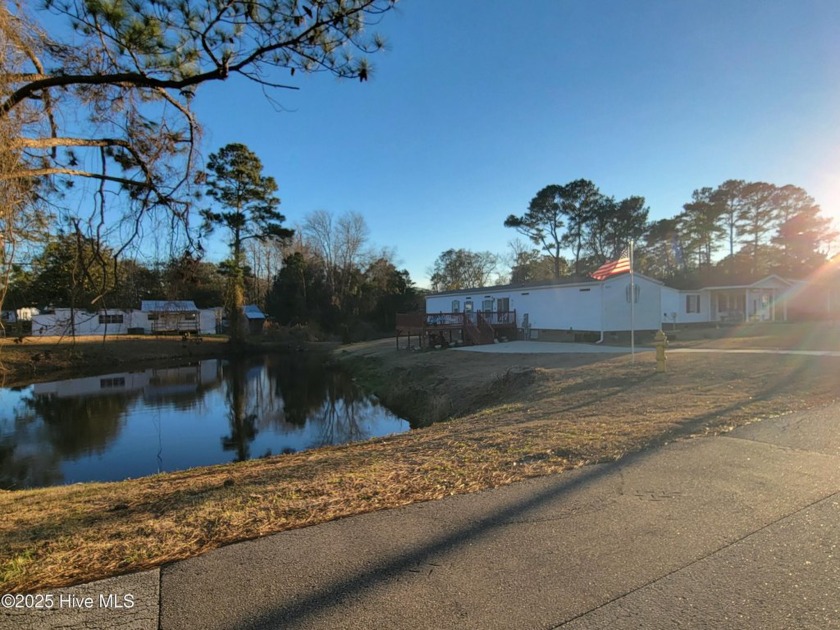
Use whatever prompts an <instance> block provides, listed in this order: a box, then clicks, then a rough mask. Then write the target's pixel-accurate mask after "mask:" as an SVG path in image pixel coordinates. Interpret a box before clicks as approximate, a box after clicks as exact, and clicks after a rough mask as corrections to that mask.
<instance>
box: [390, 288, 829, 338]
mask: <svg viewBox="0 0 840 630" xmlns="http://www.w3.org/2000/svg"><path fill="white" fill-rule="evenodd" d="M632 284H633V289H632V291H631V279H630V274H629V273H625V274H621V275H616V276H612V277H610V278H607V279H606V280H603V281H598V280H594V279H593V280H579V281H563V280H558V281H546V282H541V283H534V284H529V285H505V286H496V287H482V288H477V289H463V290H458V291H445V292H441V293H436V294H432V295H428V296H426V314H425V317H426V319H425V323H423V324H422V325H421V324H420V323H417V324H416V325H415V326H414V327H413V329H412V330H413V332H415V333H420V332H421V331H420V330H419V329H420V328H422V329H423V332H424V333H425V332H428V331H429V330H430V329H435V327H440V326H442V325H444V324H446V323H452V322H450V320H452V321H454V320H455V319H458V318H460V319H458V322H464V323H466V322H465V319H466V318H468V317H469V318H471V319H473V320H474V319H475V317H476V316H475V315H472V314H474V313H479V314H480V315H481V320H483V321H481V322H480V323H483V324H485V325H489V326H492V325H494V323H501V322H505V323H510V322H514V326H515V327H516V328H517V329H518V331H519V332H518V334H519V335H520V336H522V337H524V338H526V339H537V338H539V339H569V338H570V336H572V335H578V334H579V333H596V334H599V335H600V338H603V336H604V334H605V333H610V332H620V331H628V330H630V329H631V327H632V328H633V329H634V330H639V331H644V330H658V329H659V328H662V327H663V325H667V324H672V325H676V324H704V323H737V322H770V321H787V320H788V319H792V318H794V317H795V318H830V317H838V316H840V286H836V285H831V284H820V283H816V282H813V281H810V282H809V281H799V280H786V279H785V278H781V277H780V276H776V275H770V276H767V277H766V278H762V279H761V280H758V281H757V282H754V283H752V284H743V285H722V286H712V287H703V288H700V289H692V290H679V289H674V288H672V287H668V286H665V285H664V284H663V283H662V282H660V281H658V280H654V279H653V278H648V277H647V276H644V275H642V274H638V273H636V274H633V282H632ZM631 299H632V300H633V302H632V304H633V308H632V311H631ZM458 322H455V323H456V324H458ZM458 326H460V324H458ZM458 326H456V327H458ZM398 328H399V327H398ZM496 336H498V335H496ZM485 338H486V339H491V340H492V335H489V334H488V335H487V336H485Z"/></svg>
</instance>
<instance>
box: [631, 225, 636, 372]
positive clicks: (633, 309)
mask: <svg viewBox="0 0 840 630" xmlns="http://www.w3.org/2000/svg"><path fill="white" fill-rule="evenodd" d="M630 356H631V359H632V362H633V363H635V362H636V283H635V280H634V279H633V241H632V240H631V241H630Z"/></svg>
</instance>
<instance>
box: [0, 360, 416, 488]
mask: <svg viewBox="0 0 840 630" xmlns="http://www.w3.org/2000/svg"><path fill="white" fill-rule="evenodd" d="M408 429H409V424H408V422H407V421H405V420H403V419H401V418H398V417H396V416H395V415H394V414H392V413H391V412H390V411H388V410H387V409H385V408H384V407H383V406H381V405H380V404H379V403H378V402H377V401H376V399H375V398H373V397H371V396H369V395H366V394H364V393H363V392H361V391H360V390H359V388H358V387H356V385H355V384H354V383H353V381H352V379H351V378H350V376H349V375H348V374H346V373H345V372H343V371H341V370H339V369H337V368H333V367H327V366H325V365H324V364H323V362H322V360H320V359H317V358H312V357H307V356H302V355H266V356H262V357H256V358H255V357H251V358H248V359H237V360H222V359H213V360H207V361H200V362H195V363H192V364H190V365H184V366H181V367H168V368H156V369H149V370H143V371H137V372H121V373H114V374H105V375H99V376H91V377H85V378H74V379H69V380H63V381H55V382H50V383H36V384H34V385H30V386H28V387H24V388H16V389H0V488H3V489H7V490H9V489H20V488H34V487H42V486H53V485H61V484H69V483H77V482H82V481H116V480H120V479H127V478H132V477H142V476H145V475H151V474H154V473H158V472H170V471H174V470H183V469H186V468H192V467H195V466H207V465H211V464H219V463H223V462H231V461H243V460H246V459H251V458H254V457H265V456H269V455H279V454H285V453H294V452H297V451H302V450H306V449H311V448H317V447H320V446H327V445H332V444H343V443H346V442H353V441H358V440H366V439H369V438H372V437H379V436H383V435H388V434H392V433H400V432H403V431H407V430H408Z"/></svg>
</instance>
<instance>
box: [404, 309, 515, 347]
mask: <svg viewBox="0 0 840 630" xmlns="http://www.w3.org/2000/svg"><path fill="white" fill-rule="evenodd" d="M505 333H506V335H507V336H508V337H512V336H515V335H516V311H501V312H487V313H482V312H478V311H476V312H473V313H400V314H397V326H396V341H397V348H399V347H400V337H401V336H406V337H407V338H408V346H409V347H411V337H412V336H413V335H417V338H418V342H419V345H420V347H421V348H422V347H423V346H424V345H426V346H428V347H431V346H435V345H453V344H456V343H459V342H460V343H464V344H470V345H482V344H490V343H493V342H494V341H495V339H496V337H497V336H501V334H505ZM456 337H457V338H456Z"/></svg>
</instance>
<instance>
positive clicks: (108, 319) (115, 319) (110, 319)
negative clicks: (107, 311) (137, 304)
mask: <svg viewBox="0 0 840 630" xmlns="http://www.w3.org/2000/svg"><path fill="white" fill-rule="evenodd" d="M99 323H100V324H122V323H123V316H122V315H100V316H99Z"/></svg>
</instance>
